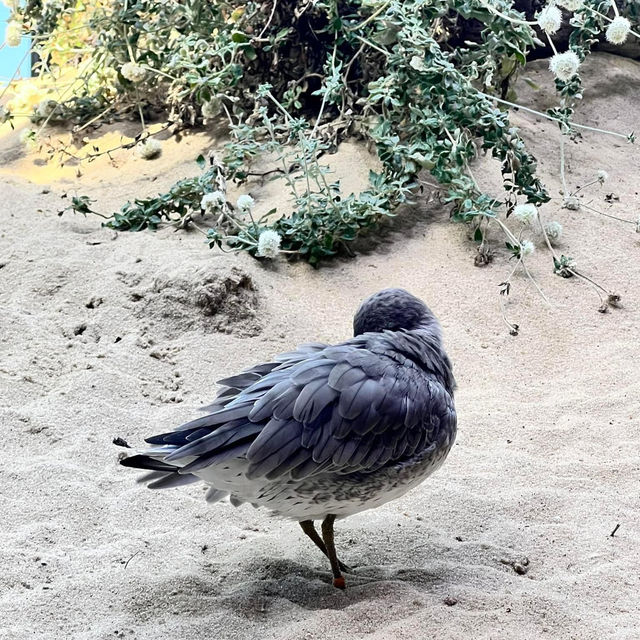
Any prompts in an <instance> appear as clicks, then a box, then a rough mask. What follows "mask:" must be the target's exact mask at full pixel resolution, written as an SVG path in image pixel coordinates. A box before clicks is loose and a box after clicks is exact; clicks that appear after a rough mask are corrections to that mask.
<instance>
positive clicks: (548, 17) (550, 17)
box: [537, 4, 562, 34]
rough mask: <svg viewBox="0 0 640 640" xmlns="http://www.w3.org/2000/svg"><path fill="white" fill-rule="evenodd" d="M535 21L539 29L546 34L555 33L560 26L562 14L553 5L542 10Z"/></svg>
mask: <svg viewBox="0 0 640 640" xmlns="http://www.w3.org/2000/svg"><path fill="white" fill-rule="evenodd" d="M537 19H538V25H539V26H540V28H541V29H542V30H544V31H546V32H547V33H548V34H553V33H556V32H557V31H558V30H559V29H560V27H561V26H562V12H561V11H560V9H558V7H556V6H555V5H553V4H550V5H547V6H546V7H545V8H544V9H542V11H540V13H539V14H538V17H537Z"/></svg>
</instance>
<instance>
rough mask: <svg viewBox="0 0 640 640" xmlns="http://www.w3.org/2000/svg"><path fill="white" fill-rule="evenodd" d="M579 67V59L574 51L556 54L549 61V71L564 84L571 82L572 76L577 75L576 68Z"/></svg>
mask: <svg viewBox="0 0 640 640" xmlns="http://www.w3.org/2000/svg"><path fill="white" fill-rule="evenodd" d="M579 66H580V58H578V55H577V54H576V52H575V51H571V50H569V51H565V52H564V53H556V54H555V55H554V56H553V57H552V58H551V60H549V69H551V73H553V75H554V76H555V77H556V78H557V79H558V80H562V81H564V82H567V81H568V80H571V78H573V76H575V75H576V73H578V67H579Z"/></svg>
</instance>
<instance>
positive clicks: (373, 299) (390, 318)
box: [353, 289, 440, 337]
mask: <svg viewBox="0 0 640 640" xmlns="http://www.w3.org/2000/svg"><path fill="white" fill-rule="evenodd" d="M421 327H423V328H433V331H434V333H435V334H436V335H437V336H438V337H439V336H440V326H439V324H438V321H437V320H436V317H435V316H434V315H433V313H432V312H431V310H430V309H429V307H427V305H426V304H425V303H424V302H422V300H419V299H418V298H416V297H415V296H413V295H411V294H410V293H409V292H408V291H405V290H404V289H383V290H382V291H378V293H374V294H373V295H372V296H369V297H368V298H367V299H366V300H365V301H364V302H363V303H362V304H361V305H360V308H359V309H358V311H357V312H356V315H355V317H354V318H353V335H354V336H359V335H360V334H361V333H367V332H368V331H375V332H380V331H384V330H385V329H388V330H389V331H398V330H400V329H407V330H409V331H411V330H414V329H418V328H421Z"/></svg>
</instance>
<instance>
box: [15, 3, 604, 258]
mask: <svg viewBox="0 0 640 640" xmlns="http://www.w3.org/2000/svg"><path fill="white" fill-rule="evenodd" d="M607 2H608V0H587V5H586V6H587V7H591V8H593V9H596V10H598V11H604V12H606V11H607ZM54 4H55V3H47V4H46V7H47V8H46V9H45V6H44V5H42V4H40V3H39V2H36V3H35V4H30V5H29V7H28V8H27V9H26V10H25V15H27V16H29V15H30V17H31V18H32V24H33V25H34V26H33V29H34V30H35V33H36V35H39V36H42V38H43V40H42V43H41V45H40V48H41V55H42V56H43V59H46V56H47V55H48V54H50V53H51V52H52V51H54V50H55V48H56V42H57V40H56V38H59V37H60V34H61V33H66V34H67V35H68V32H67V31H65V28H64V25H63V22H61V18H62V17H63V16H64V14H65V12H69V11H71V7H72V5H71V3H69V2H68V1H67V0H65V1H64V2H59V3H58V5H56V6H59V8H60V10H59V13H58V17H57V19H56V17H55V15H54V14H53V13H52V9H51V6H53V5H54ZM74 15H75V14H74ZM576 15H577V16H578V17H579V18H580V21H579V22H577V21H576V22H575V24H574V26H575V28H574V30H573V32H572V34H571V40H570V42H571V47H572V48H573V49H574V50H575V51H576V52H577V53H578V55H579V57H580V58H581V59H582V58H584V56H585V55H586V54H587V53H588V51H589V48H590V47H591V46H592V44H593V43H594V42H595V40H596V38H597V36H598V35H599V34H600V33H601V32H602V31H603V29H604V28H605V27H606V24H605V23H604V22H603V19H602V18H600V17H599V16H598V15H597V14H595V13H593V12H591V11H590V10H588V9H587V8H585V9H583V10H581V11H580V12H578V13H577V14H576ZM523 19H524V16H523V15H522V14H520V13H518V12H517V11H515V10H514V9H513V7H512V3H511V2H510V1H508V0H490V4H489V2H488V1H485V0H348V1H341V2H338V1H337V0H320V1H318V2H306V1H304V2H303V1H301V0H280V1H279V2H276V3H270V2H268V3H259V2H251V1H249V2H244V1H240V0H229V1H227V2H222V1H221V2H211V1H209V0H187V1H186V2H180V3H177V2H161V1H160V0H135V1H134V0H131V1H127V0H110V1H109V0H103V1H101V2H97V3H96V4H95V5H92V10H91V11H90V12H88V13H87V24H88V27H89V31H88V33H89V34H93V35H89V36H87V37H88V38H90V41H91V43H92V47H91V53H90V54H89V58H88V63H89V64H87V65H85V66H86V70H85V71H83V73H84V76H83V77H84V80H85V82H84V85H83V86H84V89H83V91H82V92H80V95H78V96H75V97H74V98H73V99H72V100H69V101H68V102H66V103H65V104H64V108H65V109H66V111H67V113H68V114H69V115H70V116H73V117H75V119H76V120H78V121H83V120H86V119H89V118H90V117H93V116H94V112H98V111H99V110H100V109H103V108H104V105H105V102H106V103H108V102H109V100H111V103H112V104H114V103H117V104H118V105H119V107H121V108H124V109H126V108H127V107H128V108H129V109H130V110H131V112H133V111H134V109H139V110H140V114H141V116H142V113H143V112H147V111H148V110H149V109H150V108H151V107H152V106H153V107H154V108H157V107H158V106H161V107H162V108H163V109H164V110H165V111H166V113H167V114H168V117H169V119H170V121H171V122H172V123H173V126H174V129H175V130H177V129H180V128H182V127H187V126H193V125H197V124H200V123H202V122H203V121H204V122H205V123H206V122H207V121H209V120H210V119H211V118H212V117H216V115H220V116H221V117H226V118H227V120H228V121H229V127H230V132H231V140H230V142H229V143H228V144H227V145H226V147H225V151H224V157H223V158H222V164H221V165H216V166H211V167H209V168H204V167H203V169H204V171H203V174H202V175H201V176H200V177H198V178H194V179H187V180H181V181H180V182H178V183H176V184H175V185H174V186H173V187H172V188H171V189H170V190H169V191H168V192H167V193H164V194H161V195H159V196H157V197H155V198H145V199H135V200H134V201H133V203H127V204H126V205H125V206H124V207H123V208H122V210H121V211H120V212H118V213H116V214H114V215H113V217H112V219H111V220H109V222H108V223H107V224H108V226H110V227H112V228H115V229H121V230H136V231H137V230H141V229H144V228H150V229H155V228H157V227H158V226H159V225H161V224H165V223H170V224H177V223H179V222H180V220H188V221H193V217H194V216H195V215H197V214H199V213H201V209H200V202H201V199H202V197H203V196H204V195H205V194H206V193H210V192H212V191H214V190H215V189H216V188H217V187H216V181H217V184H218V186H219V185H220V184H222V185H223V189H224V181H225V180H226V179H229V180H234V181H236V182H238V183H243V182H245V181H246V180H247V179H248V178H249V176H250V175H251V174H252V173H253V166H252V165H253V164H254V162H255V160H256V159H258V158H261V159H264V158H269V159H270V161H271V162H272V163H273V165H272V166H273V169H272V170H271V171H269V172H268V173H269V174H270V176H271V177H272V178H273V179H279V180H284V181H285V182H286V184H287V186H288V189H289V192H290V195H291V200H290V202H291V206H290V209H288V210H286V211H277V212H271V213H270V214H269V215H268V216H266V218H265V219H263V220H261V221H260V222H259V223H258V222H257V221H254V220H253V218H251V220H249V219H246V216H244V217H243V216H241V215H238V212H234V211H233V207H231V205H229V203H226V204H225V205H224V207H222V210H221V212H220V213H221V215H219V216H218V217H217V219H216V222H214V223H213V226H212V228H211V229H210V230H208V231H207V232H206V233H207V238H208V241H209V243H210V245H211V246H218V247H221V248H222V247H223V246H228V247H230V248H231V249H233V250H238V249H245V250H248V251H250V252H251V253H252V254H254V255H256V250H257V246H258V239H259V235H260V232H261V231H263V230H265V229H272V230H275V231H276V232H278V233H279V234H280V236H281V238H282V245H281V246H282V249H284V250H286V251H288V252H292V253H298V254H300V255H302V256H304V257H305V258H306V259H308V260H309V261H310V262H311V263H313V264H317V263H318V261H319V260H320V259H322V258H323V257H326V256H331V255H333V254H335V253H336V251H338V250H339V248H340V247H342V246H344V245H347V244H349V243H350V242H352V241H353V240H354V239H355V238H357V237H358V235H360V234H361V233H362V232H364V231H366V230H367V229H371V228H374V227H376V226H377V225H378V224H379V222H380V221H381V220H382V219H383V218H385V217H388V216H392V215H394V212H395V210H396V209H397V208H398V206H399V205H401V204H403V203H406V202H408V201H410V200H411V198H412V196H413V194H414V192H415V189H416V186H417V185H418V183H419V179H420V175H421V174H422V173H424V172H427V171H428V172H430V173H431V175H432V176H433V177H434V178H435V179H436V180H437V181H438V182H439V183H440V184H441V185H442V186H443V189H444V194H443V200H444V201H445V202H448V203H451V215H452V217H453V218H454V219H455V220H459V221H462V222H467V223H468V222H472V221H474V222H475V223H478V222H480V221H482V220H487V219H492V218H494V217H495V216H496V215H497V213H498V210H499V208H500V207H501V206H502V205H504V204H506V205H507V206H508V207H510V206H512V205H513V204H514V203H515V202H516V201H517V199H518V198H520V199H524V200H526V201H527V202H531V203H535V204H540V203H544V202H546V201H548V200H549V195H548V194H547V192H546V191H545V189H544V187H543V185H542V184H541V182H540V181H539V179H538V178H537V176H536V160H535V158H534V157H533V156H532V155H531V154H530V153H529V152H528V151H527V149H526V147H525V144H524V142H523V140H522V138H521V137H520V134H519V132H518V130H517V129H516V128H515V127H513V126H512V125H511V124H510V122H509V118H508V113H507V112H506V111H504V110H500V109H498V108H497V107H496V106H495V102H494V101H493V100H491V99H490V98H489V97H486V94H487V93H492V92H493V93H494V94H496V95H502V96H503V97H505V96H508V93H509V80H510V79H511V78H512V77H513V76H514V75H515V74H516V73H517V72H518V70H519V69H520V68H521V67H522V66H523V65H524V64H525V63H526V60H527V56H528V54H529V52H530V50H531V49H532V48H533V47H534V46H536V42H539V41H538V40H537V38H536V33H535V32H534V30H533V29H532V27H531V26H530V25H529V24H526V23H524V22H523ZM471 21H474V22H473V23H474V24H479V25H480V28H479V29H478V36H477V37H476V38H474V39H472V40H468V39H464V40H461V38H460V34H461V33H464V32H465V29H467V28H468V27H469V25H470V24H471ZM85 61H86V60H85ZM126 63H135V64H136V65H139V66H140V67H142V68H143V69H144V72H145V73H144V78H143V79H142V80H141V81H139V82H137V81H132V80H130V79H127V78H125V77H124V76H123V74H122V73H121V70H122V67H123V65H125V64H126ZM105 69H107V70H110V72H111V73H105V72H104V70H105ZM556 86H557V89H558V92H559V96H560V105H559V107H558V108H556V109H553V110H550V113H551V115H553V116H554V117H556V118H558V119H560V120H561V121H562V123H563V124H562V126H563V127H570V119H571V116H572V114H573V104H574V102H575V100H576V99H579V98H580V97H581V91H582V89H581V85H580V80H579V77H578V76H575V77H574V78H572V79H571V80H570V81H569V82H561V81H556ZM92 101H93V102H92ZM92 111H93V112H92ZM354 136H355V137H359V138H361V139H363V140H364V141H366V142H367V143H368V144H369V145H370V146H371V147H373V148H375V150H376V152H377V155H378V158H379V159H380V162H381V166H382V168H381V170H380V171H379V172H371V175H370V184H369V187H368V188H367V189H365V190H364V191H362V192H361V193H359V194H355V195H350V196H348V197H344V196H343V195H342V193H341V187H340V183H339V181H336V180H334V179H332V176H331V174H330V173H329V170H328V167H327V166H325V165H323V164H322V163H321V158H322V156H323V155H326V154H327V153H331V152H332V151H333V150H335V149H336V148H337V146H338V145H339V144H340V142H341V141H342V140H344V139H345V138H347V137H354ZM481 152H487V153H490V155H491V156H492V157H493V158H495V159H496V160H497V161H498V162H500V164H501V169H502V175H503V179H504V189H505V195H504V197H503V198H495V197H491V196H489V195H488V194H485V193H483V192H482V191H481V190H480V189H479V188H478V186H477V184H476V183H475V180H474V179H473V177H472V175H471V173H470V171H469V164H470V163H471V161H473V160H474V159H475V158H476V157H477V155H478V154H479V153H481ZM475 237H476V240H477V241H479V242H482V241H483V237H484V236H483V234H482V231H481V229H480V227H479V226H477V227H476V233H475ZM518 247H519V245H518V246H517V247H516V245H514V248H513V249H512V251H514V255H516V257H518V256H519V248H518Z"/></svg>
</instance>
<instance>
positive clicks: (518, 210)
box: [513, 202, 538, 224]
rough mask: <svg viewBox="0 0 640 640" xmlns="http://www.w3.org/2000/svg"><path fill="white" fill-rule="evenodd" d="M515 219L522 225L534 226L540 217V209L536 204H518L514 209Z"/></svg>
mask: <svg viewBox="0 0 640 640" xmlns="http://www.w3.org/2000/svg"><path fill="white" fill-rule="evenodd" d="M513 217H514V218H515V219H516V220H519V221H520V222H522V224H532V223H533V222H535V220H536V218H537V217H538V208H537V207H536V205H535V204H531V203H530V202H527V204H518V205H516V206H515V207H514V208H513Z"/></svg>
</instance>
